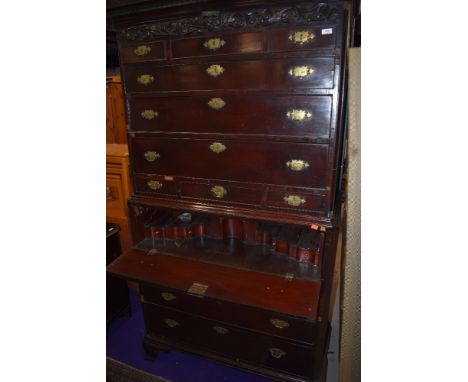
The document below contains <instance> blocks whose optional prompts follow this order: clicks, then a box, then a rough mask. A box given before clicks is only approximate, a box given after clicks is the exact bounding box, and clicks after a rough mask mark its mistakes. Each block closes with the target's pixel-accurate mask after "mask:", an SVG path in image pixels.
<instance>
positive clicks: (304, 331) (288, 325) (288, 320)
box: [140, 284, 315, 344]
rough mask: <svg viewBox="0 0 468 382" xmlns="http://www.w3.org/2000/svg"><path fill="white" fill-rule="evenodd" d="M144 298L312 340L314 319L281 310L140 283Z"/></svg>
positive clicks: (294, 338) (235, 322) (296, 337)
mask: <svg viewBox="0 0 468 382" xmlns="http://www.w3.org/2000/svg"><path fill="white" fill-rule="evenodd" d="M140 292H141V293H142V295H143V298H144V301H147V302H150V303H153V304H157V305H160V306H164V307H167V308H171V309H179V310H184V311H186V312H187V313H191V314H194V315H197V316H202V317H206V318H208V319H211V320H215V321H221V322H226V323H228V324H231V325H235V326H239V327H243V328H249V329H251V330H255V331H259V332H263V333H265V334H270V335H274V336H278V337H283V338H289V339H292V340H297V341H301V342H306V343H309V344H313V342H314V338H315V323H314V321H312V320H310V319H304V318H303V319H299V318H297V317H292V316H288V315H285V314H281V313H278V312H272V311H268V310H263V309H255V308H251V307H246V306H240V305H236V304H232V303H229V302H226V301H219V300H214V299H210V298H206V297H200V296H192V295H190V294H186V293H181V292H179V291H176V290H173V289H168V288H164V287H159V286H150V285H146V284H140Z"/></svg>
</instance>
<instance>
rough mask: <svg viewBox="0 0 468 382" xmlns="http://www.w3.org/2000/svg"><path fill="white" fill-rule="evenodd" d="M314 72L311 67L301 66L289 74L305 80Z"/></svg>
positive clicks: (290, 70) (292, 69)
mask: <svg viewBox="0 0 468 382" xmlns="http://www.w3.org/2000/svg"><path fill="white" fill-rule="evenodd" d="M313 72H314V69H312V68H311V67H310V66H306V65H301V66H295V67H293V68H291V69H289V72H288V73H289V74H290V75H291V76H293V77H296V78H304V77H307V76H308V75H309V74H312V73H313Z"/></svg>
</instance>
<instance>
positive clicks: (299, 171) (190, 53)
mask: <svg viewBox="0 0 468 382" xmlns="http://www.w3.org/2000/svg"><path fill="white" fill-rule="evenodd" d="M201 4H203V6H202V7H201ZM200 8H202V10H200ZM347 15H348V13H347V6H346V3H343V2H341V1H325V2H309V1H307V2H304V1H275V0H273V1H260V0H251V1H247V2H246V1H241V0H239V1H225V2H221V1H195V0H193V1H180V2H175V3H172V4H168V3H167V2H160V1H158V2H151V3H149V2H146V3H145V4H140V5H135V6H134V7H127V8H125V9H122V10H115V12H114V26H115V28H116V30H117V40H118V45H119V56H120V59H121V62H120V64H121V71H122V75H123V78H124V82H125V89H126V95H125V96H126V99H127V103H128V118H129V121H128V122H129V147H130V152H131V159H132V179H133V186H134V191H135V196H133V197H132V198H131V200H130V203H129V205H130V210H129V212H130V222H131V230H132V240H133V247H132V248H131V249H129V250H128V251H127V252H126V253H124V254H123V255H122V256H121V257H120V258H119V259H117V260H116V261H115V262H114V263H112V264H111V265H110V266H109V267H108V270H109V271H110V272H112V273H115V274H117V275H119V276H121V277H125V278H127V279H129V280H133V281H136V282H138V283H139V286H140V293H141V299H142V305H143V311H144V316H145V325H146V328H145V333H144V337H143V346H144V347H145V350H146V357H147V358H148V359H153V358H154V357H155V356H156V354H157V352H158V351H159V350H170V349H178V350H180V351H185V352H189V353H193V354H196V355H199V356H202V357H206V358H209V359H212V360H215V361H218V362H223V363H226V364H228V365H232V366H236V367H240V368H243V369H245V370H250V371H252V372H255V373H259V374H263V375H266V376H268V377H270V378H274V379H278V380H285V381H296V382H297V381H319V380H324V378H325V370H326V363H327V356H326V355H327V348H328V339H329V310H330V293H331V288H332V278H333V270H334V264H335V255H336V247H337V238H338V231H339V222H340V207H341V173H342V162H343V135H344V132H343V115H344V87H345V81H344V69H345V56H346V55H345V46H346V44H347V43H346V36H347V26H348V22H347Z"/></svg>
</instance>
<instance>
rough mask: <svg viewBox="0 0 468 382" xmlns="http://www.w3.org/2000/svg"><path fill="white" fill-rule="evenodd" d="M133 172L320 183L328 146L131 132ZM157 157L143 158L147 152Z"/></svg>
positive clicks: (315, 185)
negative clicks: (165, 136) (184, 137)
mask: <svg viewBox="0 0 468 382" xmlns="http://www.w3.org/2000/svg"><path fill="white" fill-rule="evenodd" d="M130 144H131V145H132V152H133V153H134V156H133V158H132V159H133V165H134V169H135V172H137V173H145V174H158V175H169V176H186V177H194V178H205V179H206V178H207V179H224V180H234V181H240V182H256V183H267V184H278V185H289V186H298V187H313V188H323V187H325V184H326V164H327V153H328V146H327V145H320V144H303V143H301V144H299V143H289V142H288V143H286V142H264V141H257V142H256V141H252V140H250V141H244V140H235V141H234V140H218V141H214V140H208V139H183V138H145V137H137V138H132V139H131V142H130ZM149 152H151V153H157V156H158V157H157V159H156V160H154V161H148V160H147V155H148V153H149Z"/></svg>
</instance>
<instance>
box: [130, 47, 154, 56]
mask: <svg viewBox="0 0 468 382" xmlns="http://www.w3.org/2000/svg"><path fill="white" fill-rule="evenodd" d="M149 52H151V47H150V46H148V45H138V46H137V47H136V48H135V49H134V50H133V53H135V54H136V55H137V56H146V55H147V54H149Z"/></svg>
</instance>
